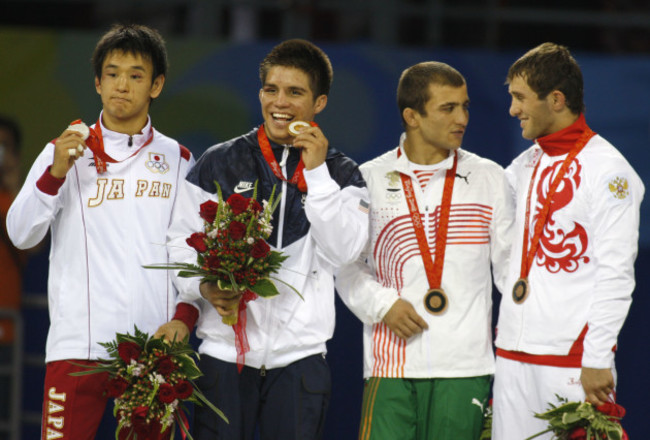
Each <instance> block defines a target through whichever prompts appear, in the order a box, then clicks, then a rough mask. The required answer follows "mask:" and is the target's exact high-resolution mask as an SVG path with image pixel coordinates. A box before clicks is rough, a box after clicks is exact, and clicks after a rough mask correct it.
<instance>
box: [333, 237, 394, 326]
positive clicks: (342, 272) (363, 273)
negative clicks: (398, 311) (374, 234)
mask: <svg viewBox="0 0 650 440" xmlns="http://www.w3.org/2000/svg"><path fill="white" fill-rule="evenodd" d="M369 253H370V242H368V246H367V247H366V249H365V250H364V251H363V252H362V253H361V255H360V256H359V258H358V259H357V260H356V261H354V262H352V263H349V264H346V265H343V266H342V267H341V268H339V270H338V272H337V273H336V290H337V292H338V293H339V297H340V298H341V300H343V303H344V304H345V305H346V306H348V308H349V309H350V310H351V311H352V313H354V314H355V315H356V316H357V318H359V319H360V320H361V322H363V323H364V324H367V325H372V324H376V323H378V322H381V320H382V319H383V318H384V316H385V315H386V312H388V310H389V309H390V308H391V307H392V306H393V304H394V303H395V301H397V300H398V299H399V294H398V293H397V290H396V289H393V288H391V287H383V286H382V285H381V284H380V283H379V282H377V280H376V278H375V275H374V271H373V270H372V268H371V267H370V266H369V265H368V263H367V261H368V254H369Z"/></svg>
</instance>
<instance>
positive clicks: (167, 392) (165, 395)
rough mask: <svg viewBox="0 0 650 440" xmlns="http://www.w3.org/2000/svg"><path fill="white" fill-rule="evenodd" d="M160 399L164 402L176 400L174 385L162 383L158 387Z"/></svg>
mask: <svg viewBox="0 0 650 440" xmlns="http://www.w3.org/2000/svg"><path fill="white" fill-rule="evenodd" d="M158 400H160V401H161V402H162V403H172V402H173V401H174V400H176V392H175V391H174V387H173V386H171V385H170V384H168V383H161V384H160V388H158Z"/></svg>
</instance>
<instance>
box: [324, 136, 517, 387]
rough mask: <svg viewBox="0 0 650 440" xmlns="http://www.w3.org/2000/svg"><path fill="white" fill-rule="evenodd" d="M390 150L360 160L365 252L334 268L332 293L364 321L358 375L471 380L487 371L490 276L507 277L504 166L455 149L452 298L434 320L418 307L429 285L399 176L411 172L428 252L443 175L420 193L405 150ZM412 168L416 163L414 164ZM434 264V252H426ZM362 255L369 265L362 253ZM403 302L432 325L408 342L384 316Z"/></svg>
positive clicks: (447, 284) (448, 271)
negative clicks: (366, 202) (366, 203)
mask: <svg viewBox="0 0 650 440" xmlns="http://www.w3.org/2000/svg"><path fill="white" fill-rule="evenodd" d="M403 139H404V138H403V137H402V142H401V145H400V147H399V149H401V150H402V154H401V156H400V157H399V158H398V156H397V149H394V150H391V151H389V152H387V153H385V154H383V155H382V156H379V157H378V158H376V159H374V160H372V161H370V162H367V163H365V164H363V165H362V166H361V172H362V174H363V176H364V179H365V180H366V183H367V185H368V190H369V192H370V205H371V210H370V243H369V249H368V251H367V253H366V255H364V256H362V258H360V259H359V261H357V262H356V263H354V264H352V265H348V266H346V267H344V268H342V269H341V270H340V271H339V272H338V273H337V282H336V286H337V290H338V292H339V294H340V296H341V298H342V299H343V301H344V302H345V303H346V304H347V305H348V307H350V309H351V310H352V311H353V312H354V313H355V314H356V315H357V317H359V319H361V321H363V323H364V377H371V376H374V377H406V378H434V377H470V376H480V375H486V374H491V373H493V372H494V355H493V350H492V337H491V321H492V314H491V310H492V309H491V307H492V298H491V295H492V277H491V272H490V263H492V266H493V268H494V273H495V283H496V284H497V286H499V287H500V288H501V287H502V286H503V283H504V276H505V270H506V269H507V261H506V259H507V256H508V251H509V248H508V246H509V231H510V229H511V222H512V205H511V203H510V199H509V197H508V193H507V184H506V180H505V176H504V172H503V169H502V168H501V167H500V166H499V165H497V164H496V163H494V162H492V161H490V160H487V159H483V158H480V157H479V156H477V155H475V154H473V153H470V152H467V151H465V150H462V149H460V150H458V165H457V174H456V180H455V183H454V189H453V194H452V201H451V203H452V205H451V212H450V220H449V232H448V241H447V247H446V252H445V262H444V268H443V275H442V288H443V289H444V291H445V292H446V294H447V296H448V298H449V306H448V309H447V311H446V312H445V313H444V314H442V315H438V316H433V315H431V314H429V313H428V312H427V311H426V310H425V307H424V303H423V300H424V296H425V293H426V292H427V290H429V283H428V280H427V277H426V273H425V269H424V263H423V261H422V257H421V254H420V250H419V248H418V245H417V241H416V238H415V233H414V229H413V226H412V223H411V218H410V216H409V210H408V207H407V204H406V201H405V197H404V192H403V189H402V183H401V180H400V177H399V173H404V174H406V175H408V176H410V177H411V180H412V181H413V187H414V190H415V195H416V199H417V203H418V208H419V210H420V214H421V215H422V217H423V223H424V225H425V231H426V234H427V238H428V241H429V247H430V249H431V251H432V254H434V246H435V235H436V233H437V214H438V213H439V209H440V203H441V200H442V190H443V186H444V181H445V173H446V171H447V169H449V168H451V166H452V163H453V154H452V155H451V156H450V157H449V158H447V159H445V160H444V161H443V162H441V163H440V168H439V170H438V171H436V173H435V174H434V175H433V176H432V177H431V180H430V182H429V184H428V185H427V187H426V190H425V191H424V192H423V191H422V190H421V188H420V185H419V184H418V181H417V180H416V178H415V175H414V174H413V172H412V171H411V170H410V168H409V163H408V159H407V157H406V154H404V152H403ZM416 167H417V165H416ZM432 256H433V257H434V260H435V255H432ZM364 257H367V259H368V264H366V263H365V262H364V261H363V259H364ZM400 297H401V298H402V299H404V300H406V301H409V302H410V303H411V304H412V305H413V306H414V307H415V310H416V311H417V313H418V314H419V315H420V316H422V317H423V318H424V319H425V320H426V321H427V323H428V325H429V329H428V330H425V331H424V332H423V333H421V334H419V335H416V336H413V337H412V338H410V339H409V340H408V341H407V342H406V343H404V341H403V340H401V339H399V338H397V336H395V334H394V333H392V332H391V331H390V330H389V329H388V327H387V326H386V325H385V324H383V323H382V322H381V321H382V319H383V317H384V315H385V314H386V312H387V311H388V310H389V309H390V307H391V306H392V305H393V303H394V302H395V301H396V300H397V299H398V298H400Z"/></svg>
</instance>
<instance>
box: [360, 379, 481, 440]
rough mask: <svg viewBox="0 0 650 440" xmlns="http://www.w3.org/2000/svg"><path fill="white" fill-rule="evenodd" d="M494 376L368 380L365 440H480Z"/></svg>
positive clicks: (362, 435)
mask: <svg viewBox="0 0 650 440" xmlns="http://www.w3.org/2000/svg"><path fill="white" fill-rule="evenodd" d="M490 381H491V376H480V377H467V378H453V379H393V378H381V377H371V378H370V379H367V380H366V383H365V386H364V391H363V406H362V414H361V426H360V427H359V440H396V439H400V440H477V439H478V438H479V435H480V433H481V427H482V425H483V408H484V407H485V405H486V403H487V398H488V393H489V391H490Z"/></svg>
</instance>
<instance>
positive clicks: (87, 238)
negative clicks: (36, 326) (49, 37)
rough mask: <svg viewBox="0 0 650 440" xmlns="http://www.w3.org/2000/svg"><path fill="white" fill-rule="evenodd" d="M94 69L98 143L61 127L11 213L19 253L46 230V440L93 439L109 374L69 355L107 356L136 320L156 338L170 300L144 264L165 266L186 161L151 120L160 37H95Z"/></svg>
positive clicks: (163, 65)
mask: <svg viewBox="0 0 650 440" xmlns="http://www.w3.org/2000/svg"><path fill="white" fill-rule="evenodd" d="M92 65H93V69H94V74H95V89H96V91H97V93H98V94H99V95H100V97H101V100H102V104H103V110H102V112H101V114H100V116H99V119H98V120H97V123H96V124H95V125H94V126H93V127H92V129H93V137H92V139H93V142H94V143H93V144H92V145H89V144H90V141H88V142H84V139H83V136H82V135H81V134H80V133H79V132H78V131H73V130H71V129H68V130H65V131H64V132H63V133H62V134H61V136H59V138H58V139H56V140H54V141H52V142H50V143H49V144H47V146H46V147H45V149H44V150H43V152H42V153H41V154H40V155H39V156H38V158H37V159H36V161H35V162H34V164H33V166H32V168H31V170H30V172H29V175H28V176H27V179H26V181H25V184H24V186H23V187H22V189H21V191H20V193H19V194H18V197H17V198H16V200H15V201H14V203H13V204H12V206H11V209H10V211H9V216H8V219H7V228H8V232H9V236H10V237H11V240H12V241H13V243H14V244H15V245H16V246H17V247H19V248H21V249H26V248H29V247H31V246H34V245H35V244H37V243H38V242H39V241H40V240H41V239H42V238H43V236H44V235H45V234H46V233H47V231H48V229H50V230H51V234H52V246H51V253H50V270H49V280H48V300H49V308H50V321H51V322H50V329H49V333H48V339H47V347H46V358H45V360H46V362H47V368H46V376H45V399H44V403H43V421H42V438H65V439H74V440H78V439H92V438H94V436H95V432H96V430H97V427H98V425H99V423H100V421H101V418H102V415H103V412H104V408H105V405H106V402H107V397H105V396H104V393H103V391H104V390H103V386H104V381H105V380H106V377H105V376H104V375H101V374H97V375H90V376H82V377H72V376H70V375H69V373H72V372H75V371H79V370H80V369H83V368H81V367H77V366H75V365H73V364H72V363H70V362H68V361H70V360H72V361H74V363H75V364H84V365H93V364H94V360H96V359H98V358H107V357H108V354H107V352H106V351H105V350H104V349H103V348H102V347H101V346H100V345H99V343H100V342H108V341H111V340H114V339H115V334H116V333H117V332H119V333H126V332H129V333H131V334H133V333H134V327H135V326H137V327H138V328H139V329H140V330H142V331H144V332H148V333H153V331H155V330H156V329H157V328H158V327H159V326H160V325H161V324H162V323H164V322H166V321H168V320H169V319H170V318H171V316H172V315H173V313H174V303H175V299H176V298H175V296H176V295H175V290H174V287H173V284H172V281H171V278H170V277H169V276H168V275H167V274H166V273H165V272H164V271H155V270H145V269H143V268H142V266H143V265H145V264H151V263H152V262H157V261H167V251H166V249H165V247H164V246H161V245H160V244H161V243H164V242H165V238H166V233H167V227H168V224H169V221H170V218H171V212H172V207H173V205H174V203H175V201H176V190H177V188H178V184H179V183H180V182H182V179H183V178H184V176H185V175H186V174H187V170H188V169H189V167H190V166H191V165H192V164H193V158H192V156H191V154H190V152H189V150H187V149H186V148H184V147H183V146H181V145H179V144H178V142H176V141H175V140H173V139H170V138H168V137H166V136H164V135H163V134H161V133H160V132H158V131H157V130H155V129H154V128H153V126H152V123H151V119H150V118H149V116H148V111H149V106H150V104H151V101H152V100H153V99H155V98H157V97H158V96H159V95H160V93H161V91H162V88H163V84H164V82H165V75H166V73H167V51H166V48H165V43H164V41H163V39H162V37H161V36H160V35H159V34H158V32H156V31H155V30H153V29H150V28H147V27H144V26H137V25H133V26H116V27H114V28H112V29H111V30H110V31H109V32H107V33H106V34H105V35H104V36H103V37H102V38H101V39H100V41H99V42H98V44H97V46H96V48H95V51H94V54H93V57H92ZM79 146H81V150H82V151H79ZM86 147H88V148H86ZM91 148H92V150H91Z"/></svg>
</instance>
